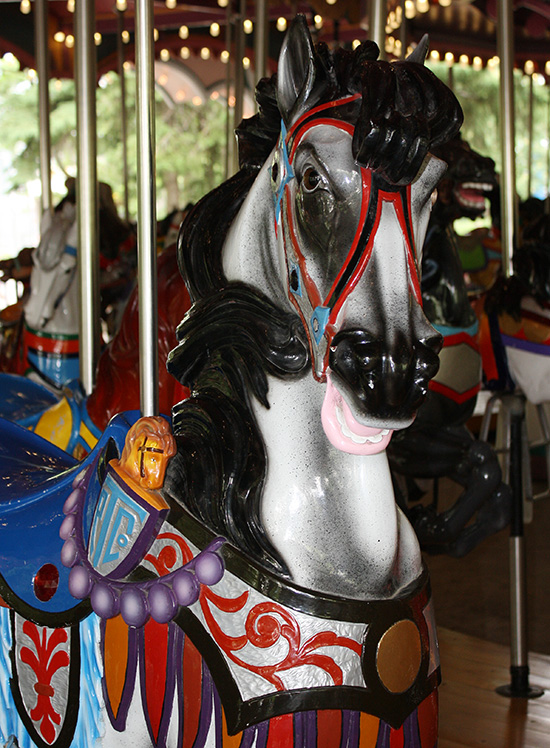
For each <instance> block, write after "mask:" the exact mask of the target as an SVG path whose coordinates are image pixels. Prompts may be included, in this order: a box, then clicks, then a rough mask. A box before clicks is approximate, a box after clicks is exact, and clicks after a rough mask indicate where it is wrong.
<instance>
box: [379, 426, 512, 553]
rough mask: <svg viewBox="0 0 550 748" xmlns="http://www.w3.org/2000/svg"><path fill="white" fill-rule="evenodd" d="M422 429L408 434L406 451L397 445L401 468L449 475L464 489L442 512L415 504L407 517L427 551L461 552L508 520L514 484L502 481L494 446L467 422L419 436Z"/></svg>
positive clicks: (421, 473)
mask: <svg viewBox="0 0 550 748" xmlns="http://www.w3.org/2000/svg"><path fill="white" fill-rule="evenodd" d="M419 433H420V432H416V434H415V438H414V439H407V444H406V445H405V450H404V451H402V450H401V445H398V450H399V452H400V454H399V457H398V459H397V462H398V470H401V471H406V473H408V474H409V475H410V474H414V475H416V476H417V477H430V478H438V477H443V476H447V477H448V478H450V479H451V480H453V481H455V482H456V483H458V484H460V485H461V486H463V488H464V490H463V491H462V493H461V494H460V496H459V497H458V499H457V500H456V501H455V503H454V504H453V505H452V506H451V507H450V508H449V509H447V510H445V511H442V512H439V513H438V512H437V509H436V508H435V507H434V506H428V507H425V506H416V507H414V508H412V509H409V510H408V512H407V513H408V516H409V519H410V521H411V523H412V525H413V527H414V529H415V531H416V533H417V536H418V539H419V541H420V544H421V546H422V548H423V549H424V550H425V551H427V552H429V553H448V554H449V555H453V556H463V555H465V554H466V553H468V551H470V550H471V549H472V548H473V547H475V545H477V544H478V543H479V542H481V540H483V539H484V538H485V537H487V536H488V535H490V534H491V533H493V532H497V531H498V530H500V529H502V528H503V527H505V525H506V524H507V523H508V521H509V514H510V490H509V488H508V486H505V485H504V484H503V483H502V481H501V471H500V466H499V464H498V460H497V457H496V455H495V453H494V451H493V450H492V449H491V448H490V447H489V445H487V444H485V443H484V442H480V441H478V440H476V439H474V438H473V437H472V436H471V434H470V433H469V432H468V430H467V429H466V427H465V426H455V427H447V428H444V429H440V430H437V431H432V433H431V434H430V435H427V434H425V433H424V432H422V438H421V439H419V438H418V436H419ZM411 436H412V435H411ZM394 462H395V460H394ZM476 513H477V515H476ZM474 515H476V516H475V519H474V521H473V522H472V518H474Z"/></svg>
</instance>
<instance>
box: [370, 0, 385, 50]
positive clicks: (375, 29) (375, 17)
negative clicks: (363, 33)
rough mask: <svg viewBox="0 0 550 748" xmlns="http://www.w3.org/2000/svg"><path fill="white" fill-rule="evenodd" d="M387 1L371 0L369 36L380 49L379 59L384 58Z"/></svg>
mask: <svg viewBox="0 0 550 748" xmlns="http://www.w3.org/2000/svg"><path fill="white" fill-rule="evenodd" d="M387 18H388V3H387V0H371V8H370V24H369V36H370V38H371V40H372V41H373V42H376V43H377V44H378V46H379V48H380V59H381V60H384V59H385V58H386V20H387Z"/></svg>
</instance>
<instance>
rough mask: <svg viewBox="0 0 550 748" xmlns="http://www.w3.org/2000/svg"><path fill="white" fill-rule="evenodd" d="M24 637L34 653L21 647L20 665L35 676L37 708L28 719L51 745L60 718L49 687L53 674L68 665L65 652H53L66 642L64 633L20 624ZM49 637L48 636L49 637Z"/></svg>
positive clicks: (63, 630)
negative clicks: (27, 667) (28, 640)
mask: <svg viewBox="0 0 550 748" xmlns="http://www.w3.org/2000/svg"><path fill="white" fill-rule="evenodd" d="M23 633H24V634H26V635H27V636H28V637H29V639H30V640H31V641H32V643H33V644H34V647H35V651H33V650H32V649H30V648H29V647H21V652H20V658H21V661H22V662H24V663H25V664H26V665H28V666H29V667H30V668H31V669H32V670H33V672H34V674H35V676H36V683H35V684H34V690H35V691H36V694H37V701H36V706H35V707H34V709H32V710H31V712H30V716H31V718H32V720H33V721H34V722H35V723H40V727H39V730H40V733H41V735H42V737H43V738H44V740H45V741H46V742H47V743H53V742H54V740H55V737H56V728H55V725H60V724H61V715H60V714H59V713H58V712H56V710H55V709H54V706H53V703H52V698H53V697H54V695H55V690H54V688H53V686H52V678H53V676H54V674H55V673H56V672H57V671H58V670H60V669H61V668H62V667H68V666H69V664H70V659H69V654H68V653H67V652H66V651H65V650H60V651H57V652H56V651H55V650H56V649H57V647H58V646H60V645H61V644H65V642H66V641H67V637H68V635H67V632H66V630H65V629H54V630H53V631H51V633H49V630H48V629H46V628H42V634H41V633H40V630H39V628H38V626H36V625H35V624H34V623H31V622H30V621H25V623H24V624H23ZM48 633H49V636H48Z"/></svg>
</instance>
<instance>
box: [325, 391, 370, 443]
mask: <svg viewBox="0 0 550 748" xmlns="http://www.w3.org/2000/svg"><path fill="white" fill-rule="evenodd" d="M329 382H330V379H329V378H328V377H327V387H328V386H329V385H328V383H329ZM330 386H331V387H332V383H331V384H330ZM340 404H341V405H342V410H343V412H344V419H345V421H346V426H347V427H348V428H349V430H350V431H353V433H354V434H357V436H376V435H377V434H379V433H380V432H381V431H382V429H376V428H373V427H372V426H363V425H362V424H360V423H359V421H356V420H355V417H354V415H353V413H352V412H351V410H350V407H349V405H348V404H347V402H346V401H345V400H344V398H343V397H341V398H340Z"/></svg>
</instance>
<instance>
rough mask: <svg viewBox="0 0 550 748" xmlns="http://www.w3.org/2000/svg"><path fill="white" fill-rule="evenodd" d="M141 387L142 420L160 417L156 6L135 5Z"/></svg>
mask: <svg viewBox="0 0 550 748" xmlns="http://www.w3.org/2000/svg"><path fill="white" fill-rule="evenodd" d="M135 9H136V41H135V44H136V126H137V152H138V162H137V182H138V185H137V186H138V226H137V228H138V289H139V354H140V355H139V375H140V376H139V382H140V404H141V412H142V415H144V416H155V415H158V411H159V396H158V311H157V251H156V249H157V243H156V185H155V92H154V62H155V54H154V42H153V4H152V3H151V2H150V0H136V4H135Z"/></svg>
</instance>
